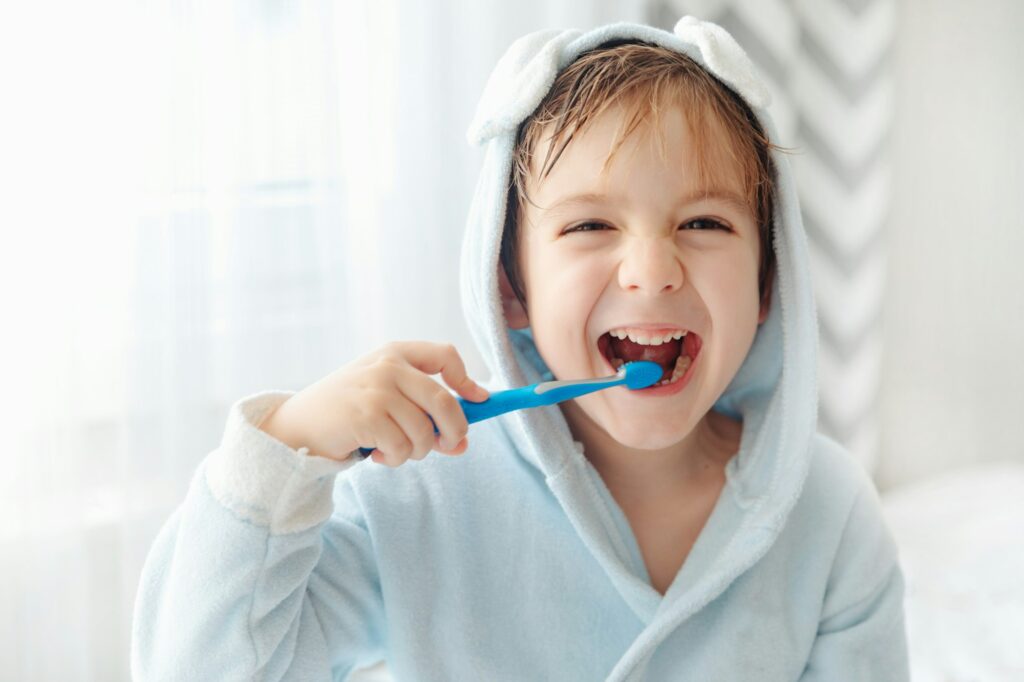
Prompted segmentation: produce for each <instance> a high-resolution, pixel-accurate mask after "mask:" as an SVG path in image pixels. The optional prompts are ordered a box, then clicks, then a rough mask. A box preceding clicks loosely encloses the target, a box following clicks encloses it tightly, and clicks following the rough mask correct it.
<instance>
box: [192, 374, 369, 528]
mask: <svg viewBox="0 0 1024 682" xmlns="http://www.w3.org/2000/svg"><path fill="white" fill-rule="evenodd" d="M293 394H294V391H265V392H263V393H257V394H255V395H251V396H248V397H246V398H242V399H241V400H239V401H238V402H236V403H235V404H234V405H232V406H231V411H230V413H229V415H228V421H227V426H226V427H225V429H224V437H223V439H222V440H221V444H220V446H219V447H218V448H217V449H216V450H214V451H213V452H212V453H210V455H209V457H207V458H206V462H205V463H204V466H205V468H206V471H205V473H206V484H207V485H208V486H209V488H210V492H211V493H212V494H213V497H214V499H216V500H217V501H218V502H220V504H222V505H223V506H225V507H227V508H228V509H230V510H231V511H233V512H234V513H235V514H237V515H238V516H239V517H241V518H242V519H244V520H246V521H249V522H251V523H253V524H256V525H259V526H265V527H267V528H269V529H270V533H271V535H282V534H285V533H297V532H299V531H303V530H306V529H308V528H311V527H313V526H315V525H317V524H320V523H322V522H324V521H325V520H327V518H328V517H330V515H331V512H332V511H333V509H334V503H333V501H332V492H333V489H334V479H335V477H336V476H337V474H338V473H340V472H342V471H345V470H347V469H350V468H351V467H353V466H355V465H357V464H359V463H360V462H361V461H362V460H361V459H358V458H356V457H352V456H350V457H349V458H348V459H346V460H344V461H340V462H339V461H337V460H334V459H329V458H327V457H317V456H314V455H310V454H309V449H308V448H299V449H298V450H293V449H291V448H290V447H288V446H287V445H285V444H284V443H282V442H281V441H279V440H277V439H276V438H274V437H273V436H271V435H270V434H268V433H266V432H264V431H261V430H260V429H259V424H260V423H261V422H262V421H263V418H264V417H266V416H267V415H268V414H269V413H270V412H271V411H272V410H274V409H276V408H277V407H278V406H279V405H280V404H281V403H283V402H284V401H285V400H287V399H288V398H289V397H291V396H292V395H293Z"/></svg>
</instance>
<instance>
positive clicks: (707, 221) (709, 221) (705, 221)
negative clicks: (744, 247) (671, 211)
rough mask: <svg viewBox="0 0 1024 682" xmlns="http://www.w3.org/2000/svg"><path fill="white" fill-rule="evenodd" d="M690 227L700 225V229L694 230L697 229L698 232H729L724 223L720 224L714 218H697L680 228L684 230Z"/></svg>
mask: <svg viewBox="0 0 1024 682" xmlns="http://www.w3.org/2000/svg"><path fill="white" fill-rule="evenodd" d="M689 225H698V226H699V227H695V228H694V229H696V230H698V231H704V230H725V231H726V232H728V231H729V228H728V227H726V226H725V225H724V224H723V223H720V222H719V221H717V220H715V219H714V218H697V219H695V220H691V221H689V222H686V223H683V224H682V225H680V226H679V227H680V229H684V228H686V227H687V226H689Z"/></svg>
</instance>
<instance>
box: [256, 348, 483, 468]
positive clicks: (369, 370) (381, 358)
mask: <svg viewBox="0 0 1024 682" xmlns="http://www.w3.org/2000/svg"><path fill="white" fill-rule="evenodd" d="M437 373H440V374H441V378H442V380H443V381H444V382H445V383H446V384H447V385H448V386H450V387H451V388H452V389H454V390H455V391H456V392H457V393H458V394H459V395H460V396H462V397H463V398H465V399H467V400H470V401H473V402H483V401H484V400H486V399H487V398H488V397H489V396H490V393H489V392H488V391H487V389H485V388H484V387H483V386H480V385H479V384H477V383H476V382H475V381H473V380H472V379H470V378H469V376H468V375H467V374H466V367H465V364H464V363H463V361H462V358H461V356H460V355H459V353H458V351H457V350H455V347H454V346H452V345H451V344H440V343H431V342H428V341H395V342H391V343H388V344H386V345H384V346H382V347H381V348H379V349H377V350H375V351H373V352H371V353H368V354H367V355H365V356H363V357H361V358H359V359H357V360H355V361H353V362H351V363H349V364H347V365H345V366H344V367H342V368H340V369H338V370H336V371H335V372H333V373H331V374H329V375H327V376H326V377H324V378H323V379H321V380H319V381H317V382H316V383H314V384H312V385H310V386H308V387H307V388H305V389H304V390H302V391H299V392H298V393H296V394H295V395H293V396H292V397H290V398H289V399H288V400H286V401H285V402H284V403H282V404H281V405H280V406H278V408H277V409H276V410H275V411H274V412H272V413H271V414H270V415H268V416H267V417H266V418H265V419H264V420H263V423H262V424H261V425H260V429H262V430H263V431H265V432H267V433H268V434H270V435H271V436H273V437H275V438H277V439H278V440H280V441H281V442H283V443H285V444H286V445H288V446H289V447H292V448H294V449H298V448H300V447H307V448H309V451H310V454H313V455H317V456H321V457H329V458H331V459H337V460H345V459H347V458H348V456H349V454H350V453H351V452H352V451H353V450H355V449H357V448H359V447H373V448H376V449H375V450H374V451H373V453H372V454H371V455H370V458H371V459H373V461H374V462H377V463H379V464H386V465H387V466H390V467H397V466H401V465H402V463H404V462H405V461H406V460H409V459H416V460H420V459H423V458H424V457H426V456H427V454H428V453H429V452H430V451H431V450H437V451H438V452H442V453H444V454H447V455H461V454H462V453H463V452H465V451H466V447H467V446H468V442H467V440H466V433H467V431H468V429H469V424H468V422H467V421H466V416H465V415H464V414H463V412H462V408H461V407H460V406H459V403H458V401H457V400H456V399H455V397H454V396H453V395H452V394H451V393H449V392H448V391H447V390H445V388H444V387H443V386H441V385H439V384H438V383H437V382H436V381H434V380H433V379H431V378H430V376H429V375H431V374H437ZM428 414H429V415H430V417H432V418H433V420H434V423H435V424H437V429H438V431H439V432H440V433H439V434H438V435H437V436H435V434H434V425H433V424H431V422H430V418H428V417H427V415H428Z"/></svg>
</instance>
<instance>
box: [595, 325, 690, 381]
mask: <svg viewBox="0 0 1024 682" xmlns="http://www.w3.org/2000/svg"><path fill="white" fill-rule="evenodd" d="M655 341H657V339H655ZM597 347H598V350H600V351H601V354H602V355H604V357H605V358H606V359H607V360H608V364H610V365H611V366H612V368H613V369H614V370H615V371H618V369H619V368H620V367H622V365H624V364H625V363H627V362H636V361H638V360H647V361H649V362H656V363H657V364H658V365H660V366H661V371H662V376H663V377H667V378H665V379H662V380H661V381H659V382H658V383H656V384H654V385H655V386H667V385H669V384H674V383H675V382H677V381H679V379H680V378H682V376H683V375H684V374H686V370H688V369H689V368H690V365H692V364H693V361H694V360H696V359H697V355H698V353H700V347H701V340H700V337H699V336H697V335H696V334H695V333H693V332H687V333H686V334H685V335H684V336H683V337H682V338H679V339H675V338H668V339H665V340H664V341H662V342H661V343H641V342H637V341H634V340H633V339H630V338H617V337H615V336H612V334H611V333H610V332H605V333H604V334H602V335H601V336H600V337H599V338H598V340H597Z"/></svg>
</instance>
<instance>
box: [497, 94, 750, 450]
mask: <svg viewBox="0 0 1024 682" xmlns="http://www.w3.org/2000/svg"><path fill="white" fill-rule="evenodd" d="M622 116H623V114H622V112H621V110H620V109H618V108H614V107H613V108H610V109H609V110H606V112H605V113H604V114H602V116H601V117H600V118H598V119H596V120H595V121H594V122H593V124H592V125H591V126H590V127H588V128H587V129H586V130H585V131H584V133H583V134H582V135H578V136H574V138H573V140H572V142H571V143H570V144H569V146H568V147H566V149H565V151H564V153H563V154H562V156H561V158H559V160H558V163H557V164H555V166H554V169H553V170H552V171H551V173H550V175H548V177H547V178H545V179H543V180H542V181H539V183H538V179H537V174H538V171H539V168H538V167H536V166H539V165H540V160H543V159H544V158H545V155H546V153H547V139H546V137H547V135H548V134H550V131H545V134H544V136H543V137H542V141H541V144H540V145H539V149H538V150H537V153H536V154H535V160H536V163H535V167H534V168H532V169H531V170H532V173H531V176H532V177H531V183H530V187H529V194H530V197H531V198H532V199H533V201H534V202H535V203H536V204H537V205H538V206H539V208H538V207H537V206H533V205H531V204H530V202H526V205H525V209H524V211H525V215H524V216H523V220H522V222H521V228H520V231H519V233H520V236H519V239H520V243H519V254H520V265H521V272H522V276H523V280H524V281H523V285H524V289H525V294H526V300H527V310H526V311H523V310H522V309H521V308H518V304H517V303H516V302H514V300H513V299H510V298H508V297H505V298H506V303H505V305H506V316H507V319H508V320H509V323H510V326H512V327H522V326H525V324H529V325H530V326H531V328H532V332H533V338H534V341H535V343H536V345H537V349H538V351H539V353H540V355H541V357H542V358H543V359H544V361H545V362H546V363H547V365H548V367H549V368H550V369H551V371H552V373H553V374H554V375H555V376H556V377H557V378H559V379H581V378H590V377H603V376H608V375H611V374H613V373H614V371H615V370H614V368H613V367H612V366H611V365H610V364H609V361H608V360H607V359H606V357H605V355H604V354H603V353H602V352H601V350H600V349H599V347H598V339H599V338H600V337H601V336H602V335H604V334H606V333H607V332H608V331H609V330H612V329H617V328H623V327H631V326H634V325H637V324H641V323H648V324H649V323H662V324H663V325H664V326H665V327H668V328H672V329H681V330H688V331H691V332H693V333H695V334H696V335H697V336H698V337H699V339H700V341H701V343H702V345H701V348H700V352H699V354H698V355H697V357H696V360H695V361H694V367H693V372H692V376H690V378H689V379H688V381H687V383H686V385H685V386H684V388H683V389H682V390H681V391H679V392H676V393H675V394H673V395H661V396H651V395H644V394H643V393H639V392H636V391H630V390H629V389H627V388H626V387H624V386H620V387H616V388H612V389H609V390H605V391H598V392H596V393H591V394H589V395H586V396H583V397H581V398H577V399H576V400H575V401H574V402H575V405H570V404H563V410H564V411H565V412H566V416H567V418H568V419H569V421H570V426H571V427H572V428H573V430H574V432H575V433H576V434H577V435H579V434H580V433H581V432H583V433H586V432H591V434H593V433H594V432H595V430H597V431H603V432H604V433H606V434H607V435H608V436H611V437H612V438H613V439H614V440H615V441H617V442H618V443H620V444H621V445H624V446H627V447H630V448H640V449H662V448H668V447H670V446H672V445H674V444H676V443H679V442H680V441H682V440H683V439H684V438H686V436H687V435H688V434H690V433H691V431H693V429H694V427H695V426H697V425H698V424H699V423H700V421H701V420H702V419H703V418H704V416H705V415H706V414H707V413H708V411H709V410H710V409H711V407H712V405H714V403H715V402H716V401H717V400H718V398H719V397H720V396H721V394H722V392H723V391H724V390H725V388H726V387H727V386H728V385H729V382H730V381H731V380H732V378H733V376H734V375H735V374H736V372H737V370H738V369H739V367H740V365H741V364H742V363H743V360H744V358H745V357H746V355H747V351H748V350H749V349H750V346H751V344H752V342H753V339H754V335H755V333H756V332H757V327H758V324H759V323H760V322H762V321H764V319H765V318H766V317H767V312H768V311H767V308H766V307H765V308H764V309H762V308H761V306H760V301H759V296H758V264H759V262H760V258H759V256H760V239H759V236H758V229H757V224H756V221H755V218H754V215H753V213H751V211H750V209H749V208H748V207H747V206H746V205H745V202H743V201H742V197H744V196H745V192H744V191H743V187H742V184H741V181H740V179H739V177H734V176H735V175H736V174H735V173H731V172H730V173H712V174H711V175H712V176H714V175H719V176H722V175H724V176H726V177H728V178H730V180H731V181H730V182H727V183H724V186H719V187H712V188H708V189H710V190H711V193H712V194H714V193H715V192H716V191H720V192H724V193H731V194H732V195H734V196H735V201H731V200H730V199H728V198H719V197H714V196H712V197H708V198H704V197H703V194H704V192H703V191H701V190H703V189H704V188H701V187H698V186H697V182H696V178H695V176H694V173H693V169H695V168H696V157H695V151H694V149H693V144H692V139H691V133H690V130H689V127H688V126H687V123H686V120H685V118H684V114H683V112H682V110H681V109H678V108H674V109H672V110H666V111H664V112H663V113H662V116H661V127H662V135H663V138H664V142H665V150H666V154H665V155H664V156H665V158H664V160H663V159H662V158H661V157H660V156H659V153H658V148H657V145H658V143H657V140H656V139H655V138H654V136H653V135H651V134H650V131H649V129H646V128H645V125H641V126H640V127H639V128H637V129H636V130H635V131H634V132H633V133H632V134H631V135H630V136H629V137H628V138H626V140H625V141H624V142H623V144H622V146H621V147H620V148H619V149H618V151H617V152H616V154H615V156H614V157H613V158H612V160H611V162H610V163H609V168H608V171H607V174H606V175H604V176H602V175H601V168H602V164H604V162H605V158H606V157H607V155H608V153H609V151H610V150H611V147H612V143H613V141H614V139H615V133H616V129H617V127H618V126H619V125H620V124H621V123H622V121H621V118H622ZM708 162H709V163H711V164H712V165H714V164H715V163H718V162H719V160H718V159H715V158H710V159H708ZM723 163H728V162H723ZM722 167H728V166H724V165H723V166H722ZM582 194H591V195H594V196H591V197H589V198H585V199H580V200H577V201H572V202H566V201H565V200H566V199H568V198H569V197H573V196H576V195H582ZM710 221H717V222H719V223H721V224H722V225H724V226H725V227H726V229H723V228H719V227H717V226H715V225H714V224H713V223H712V222H710ZM585 223H597V224H598V225H599V226H598V225H594V224H591V225H589V226H588V227H586V228H585V229H587V230H590V231H580V230H577V231H574V232H567V231H566V230H569V229H571V228H574V227H577V226H579V225H582V224H585ZM500 275H501V277H502V280H503V288H504V290H505V292H506V293H508V291H509V289H508V287H507V280H505V279H504V273H503V272H502V273H500Z"/></svg>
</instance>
